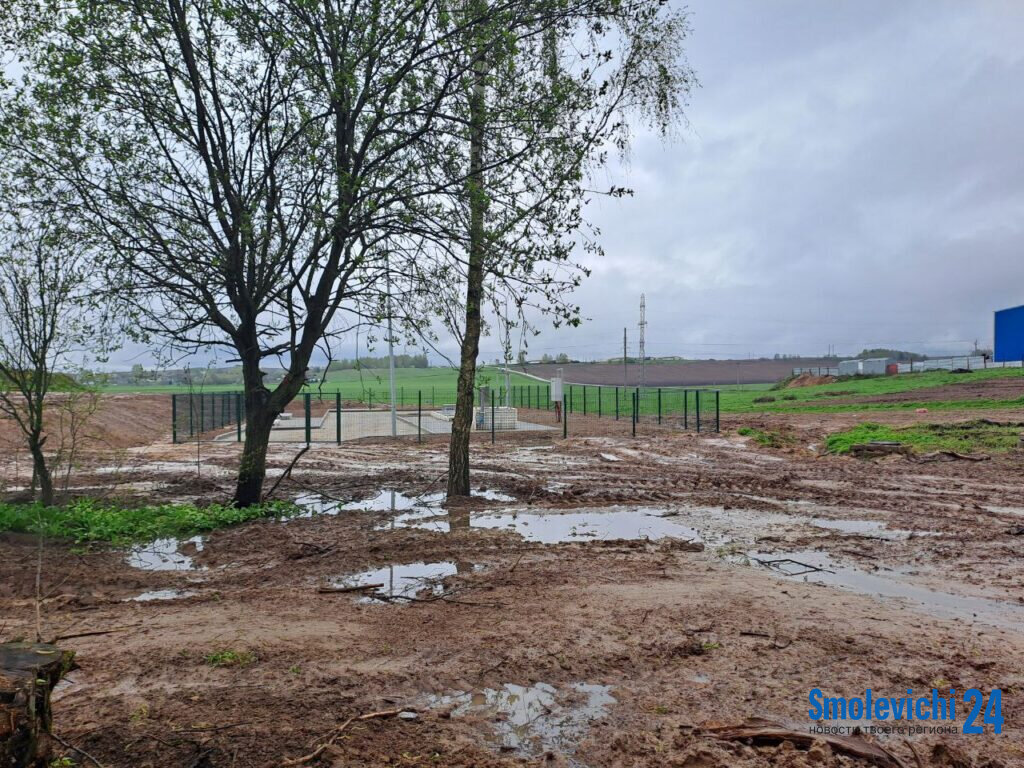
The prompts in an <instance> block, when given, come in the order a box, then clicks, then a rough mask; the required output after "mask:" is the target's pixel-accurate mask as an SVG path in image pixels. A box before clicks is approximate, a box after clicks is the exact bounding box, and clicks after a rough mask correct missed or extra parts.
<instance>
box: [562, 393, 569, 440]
mask: <svg viewBox="0 0 1024 768" xmlns="http://www.w3.org/2000/svg"><path fill="white" fill-rule="evenodd" d="M568 436H569V409H568V408H566V403H565V392H564V391H563V392H562V437H563V438H566V437H568Z"/></svg>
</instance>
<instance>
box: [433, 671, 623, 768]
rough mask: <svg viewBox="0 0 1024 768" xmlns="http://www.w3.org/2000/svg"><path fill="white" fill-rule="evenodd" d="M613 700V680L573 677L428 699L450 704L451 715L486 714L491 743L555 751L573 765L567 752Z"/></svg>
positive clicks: (523, 751)
mask: <svg viewBox="0 0 1024 768" xmlns="http://www.w3.org/2000/svg"><path fill="white" fill-rule="evenodd" d="M614 703H615V698H614V697H613V696H612V695H611V686H607V685H592V684H589V683H574V684H572V685H570V686H566V687H565V688H563V689H561V690H560V689H558V688H555V687H554V686H552V685H548V684H547V683H535V684H534V685H531V686H522V685H513V684H511V683H507V684H505V685H503V686H502V687H501V688H497V689H494V688H485V689H484V690H482V691H477V692H473V693H468V692H459V693H454V694H449V695H444V696H431V697H429V699H428V704H429V706H430V707H432V708H444V709H451V715H452V717H466V716H475V717H479V718H481V719H483V720H486V721H487V722H488V723H490V725H491V727H492V728H493V743H494V746H495V747H496V748H498V749H499V750H501V751H512V752H515V753H517V754H518V755H520V756H521V757H527V758H529V757H536V756H538V755H542V754H544V753H545V752H555V753H558V754H562V755H566V756H569V765H570V766H576V767H579V766H581V764H580V763H579V762H578V761H575V760H573V759H572V758H571V755H572V754H573V753H574V752H575V751H576V748H577V746H578V745H579V743H580V742H581V741H582V740H583V739H584V738H585V737H586V735H587V731H588V730H589V729H590V724H591V723H592V722H593V721H594V720H600V719H601V718H603V717H604V716H605V715H607V714H608V708H609V707H610V706H611V705H612V704H614Z"/></svg>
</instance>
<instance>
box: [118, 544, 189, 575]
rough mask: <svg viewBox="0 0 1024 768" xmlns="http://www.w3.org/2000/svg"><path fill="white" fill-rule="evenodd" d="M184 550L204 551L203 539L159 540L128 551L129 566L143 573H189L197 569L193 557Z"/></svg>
mask: <svg viewBox="0 0 1024 768" xmlns="http://www.w3.org/2000/svg"><path fill="white" fill-rule="evenodd" d="M182 550H191V551H192V552H202V551H203V537H202V536H193V537H192V538H191V539H186V540H185V541H179V540H178V539H157V540H156V541H151V542H150V543H149V544H140V545H138V546H134V547H132V548H131V549H130V550H129V551H128V555H127V557H126V560H127V562H128V565H130V566H132V567H133V568H139V569H140V570H143V571H188V570H192V569H193V568H195V567H196V566H195V564H194V563H193V562H192V556H191V555H189V554H186V553H185V552H184V551H182Z"/></svg>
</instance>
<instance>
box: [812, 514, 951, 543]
mask: <svg viewBox="0 0 1024 768" xmlns="http://www.w3.org/2000/svg"><path fill="white" fill-rule="evenodd" d="M808 522H809V523H810V524H811V525H813V526H814V527H816V528H826V529H828V530H830V531H838V532H839V533H849V534H851V535H855V536H864V537H866V538H869V539H886V540H887V541H903V540H905V539H909V538H911V537H913V536H925V535H932V536H935V535H938V534H936V533H935V532H934V531H921V532H915V531H906V530H903V529H900V528H889V527H887V526H886V524H885V523H884V522H882V521H881V520H835V519H832V518H827V517H812V518H811V519H810V520H809V521H808Z"/></svg>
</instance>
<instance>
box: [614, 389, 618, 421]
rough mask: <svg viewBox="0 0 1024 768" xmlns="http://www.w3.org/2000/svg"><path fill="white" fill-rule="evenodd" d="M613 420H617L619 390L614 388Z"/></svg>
mask: <svg viewBox="0 0 1024 768" xmlns="http://www.w3.org/2000/svg"><path fill="white" fill-rule="evenodd" d="M615 420H616V421H618V420H619V388H618V386H616V387H615Z"/></svg>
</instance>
